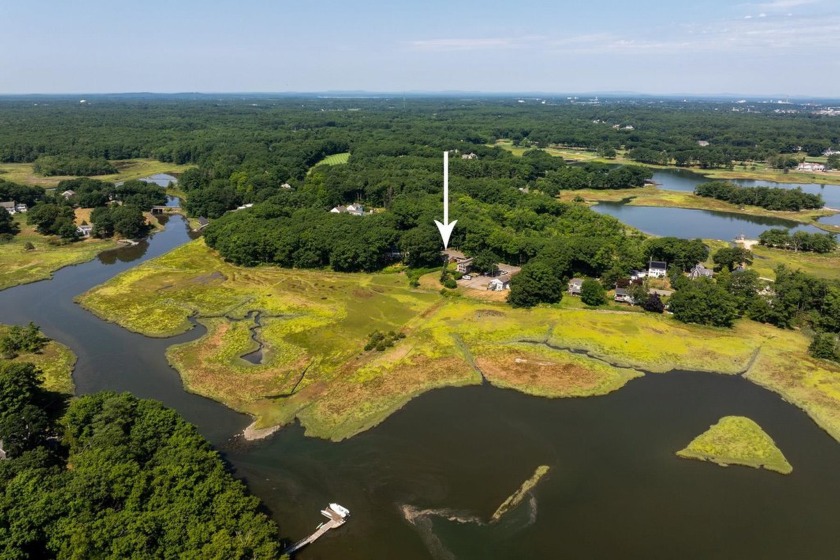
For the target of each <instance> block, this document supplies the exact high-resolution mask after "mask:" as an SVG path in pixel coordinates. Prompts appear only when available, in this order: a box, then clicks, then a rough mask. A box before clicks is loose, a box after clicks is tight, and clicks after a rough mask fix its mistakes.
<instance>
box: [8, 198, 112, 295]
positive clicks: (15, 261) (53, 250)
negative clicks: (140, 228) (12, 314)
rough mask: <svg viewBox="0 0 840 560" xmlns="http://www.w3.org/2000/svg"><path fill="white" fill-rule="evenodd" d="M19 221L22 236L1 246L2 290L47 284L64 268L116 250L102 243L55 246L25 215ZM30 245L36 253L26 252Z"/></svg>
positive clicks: (82, 242) (17, 218) (107, 243)
mask: <svg viewBox="0 0 840 560" xmlns="http://www.w3.org/2000/svg"><path fill="white" fill-rule="evenodd" d="M15 220H16V221H17V222H18V224H19V225H20V233H18V234H17V235H16V236H15V237H14V238H13V239H12V241H9V242H5V243H0V290H4V289H6V288H10V287H12V286H17V285H19V284H27V283H29V282H37V281H38V280H46V279H47V278H50V277H52V273H53V272H55V271H56V270H58V269H60V268H63V267H65V266H70V265H74V264H79V263H83V262H87V261H89V260H91V259H92V258H94V257H95V256H96V255H97V254H99V253H100V252H102V251H105V250H107V249H111V248H114V247H116V243H114V241H111V240H100V239H86V240H84V241H77V242H75V243H70V244H68V245H60V246H57V245H51V244H50V243H49V242H48V239H49V238H47V237H44V236H43V235H40V234H38V232H36V231H35V230H34V229H33V228H32V227H31V226H28V225H26V222H25V220H24V218H23V217H22V216H21V215H19V214H18V215H16V216H15ZM27 243H32V245H33V246H34V247H35V249H34V250H31V251H27V250H26V249H25V248H24V246H25V245H26V244H27Z"/></svg>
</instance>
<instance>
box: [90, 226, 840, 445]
mask: <svg viewBox="0 0 840 560" xmlns="http://www.w3.org/2000/svg"><path fill="white" fill-rule="evenodd" d="M423 286H424V284H423V283H421V287H420V288H410V287H409V283H408V279H407V277H406V276H405V274H403V273H379V274H339V273H333V272H328V271H313V270H288V269H280V268H276V267H269V266H263V267H256V268H242V267H236V266H233V265H231V264H229V263H226V262H224V261H223V260H222V259H221V258H219V257H218V256H217V255H216V254H215V253H214V252H213V251H212V250H210V249H209V248H207V247H206V246H205V245H204V243H203V241H202V240H196V241H193V242H192V243H189V244H187V245H184V246H182V247H179V248H178V249H175V250H174V251H172V252H170V253H168V254H166V255H163V256H161V257H158V258H156V259H152V260H150V261H147V262H145V263H143V264H142V265H139V266H137V267H135V268H133V269H131V270H129V271H126V272H125V273H123V274H121V275H119V276H117V277H115V278H113V279H111V280H109V281H108V282H106V283H105V284H103V285H101V286H98V287H97V288H94V289H93V290H91V291H90V292H88V293H86V294H83V295H82V296H81V297H80V303H81V304H82V305H83V306H84V307H86V308H87V309H89V310H91V311H93V312H94V313H96V314H97V315H99V316H100V317H103V318H105V319H107V320H111V321H115V322H117V323H119V324H120V325H122V326H124V327H126V328H129V329H131V330H134V331H137V332H141V333H143V334H146V335H151V336H165V335H171V334H174V333H177V332H183V331H185V330H187V329H189V328H190V323H189V321H188V318H189V317H190V316H192V315H194V314H195V315H196V316H197V317H198V320H199V321H200V322H201V323H203V324H204V325H205V326H206V327H207V329H208V333H207V334H206V335H205V336H203V337H201V338H200V339H198V340H196V341H194V342H190V343H187V344H184V345H181V346H176V347H173V348H170V350H169V352H168V357H169V360H170V362H171V363H172V364H173V365H174V366H175V367H176V369H178V371H179V372H180V373H181V375H182V377H183V378H184V380H185V385H186V386H187V387H188V389H189V390H191V391H193V392H196V393H199V394H202V395H205V396H208V397H210V398H214V399H216V400H219V401H221V402H223V403H225V404H227V405H228V406H231V407H232V408H234V409H236V410H240V411H242V412H246V413H249V414H251V415H252V416H254V417H255V418H256V420H257V427H268V426H272V425H278V424H287V423H289V422H291V421H293V420H294V419H295V418H297V419H299V420H300V422H301V423H302V425H303V426H304V427H305V429H306V432H307V434H309V435H313V436H318V437H324V438H330V439H334V440H340V439H344V438H347V437H350V436H352V435H354V434H356V433H358V432H360V431H363V430H365V429H367V428H369V427H371V426H374V425H376V424H377V423H379V422H381V421H382V420H384V419H385V418H387V416H388V415H390V414H391V413H392V412H394V411H395V410H397V409H399V408H400V407H401V406H403V405H404V404H405V403H406V402H408V401H409V400H410V399H411V398H413V397H414V396H417V395H419V394H421V393H423V392H425V391H428V390H430V389H433V388H436V387H443V386H457V385H466V384H476V383H479V382H481V379H482V376H483V377H484V378H485V379H486V380H487V381H489V382H490V383H492V384H494V385H497V386H500V387H507V388H512V389H516V390H519V391H523V392H526V393H529V394H534V395H541V396H545V397H555V398H556V397H582V396H592V395H602V394H605V393H608V392H610V391H614V390H617V389H619V388H620V387H622V386H623V385H624V384H625V383H627V382H629V381H630V380H632V379H633V378H636V377H639V376H641V375H642V370H647V371H651V372H669V371H671V370H674V369H686V370H702V371H711V372H719V373H725V374H743V373H746V377H747V378H748V379H751V380H752V381H754V382H756V383H758V384H760V385H763V386H765V387H767V388H769V389H771V390H773V391H776V392H779V393H781V394H783V395H784V396H785V398H787V399H788V400H789V401H791V402H792V403H794V404H796V405H797V406H799V407H801V408H803V409H804V410H806V412H808V413H809V414H810V415H811V416H812V418H814V419H815V421H817V423H818V424H820V425H821V426H822V427H823V428H825V429H826V430H827V431H829V432H830V433H831V434H832V435H833V436H834V437H835V438H837V439H838V440H840V366H837V365H835V364H831V363H829V362H822V361H820V360H815V359H813V358H810V357H809V356H808V353H807V347H808V343H809V340H808V337H807V336H805V335H804V334H802V333H800V332H797V331H783V330H780V329H776V328H774V327H771V326H769V325H763V324H759V323H754V322H751V321H747V320H743V321H739V322H737V323H736V325H735V327H734V328H733V329H715V328H706V327H699V326H693V325H686V324H683V323H680V322H678V321H676V320H674V319H673V318H671V317H670V316H667V315H653V314H646V313H639V312H631V311H625V310H617V309H609V308H608V309H599V310H591V309H578V308H576V306H573V305H569V304H568V303H561V304H560V305H558V306H548V307H538V308H535V309H532V310H523V309H513V308H510V307H509V306H507V305H506V304H504V303H502V302H492V301H483V300H479V299H472V298H470V297H466V294H468V293H469V292H462V291H461V289H459V290H458V291H456V292H455V293H454V294H453V295H450V296H449V297H443V296H441V295H440V294H439V293H438V290H439V287H431V286H429V287H423ZM251 311H260V312H261V313H262V314H263V325H264V326H263V328H262V330H261V332H260V338H261V340H262V341H263V343H264V344H265V356H266V357H265V360H264V362H263V363H262V364H260V365H252V364H249V363H247V362H246V361H244V360H243V359H242V358H241V357H240V356H241V355H242V354H244V353H246V352H249V351H250V350H252V349H253V348H254V347H255V344H254V342H253V341H252V340H251V339H250V332H249V327H251V326H254V322H253V319H252V318H251V317H249V312H251ZM374 330H379V331H389V330H394V331H396V332H401V333H403V334H405V335H406V336H405V338H403V339H401V340H399V341H398V342H397V343H396V344H395V345H394V346H393V347H391V348H388V349H387V350H385V351H382V352H377V351H368V352H366V351H365V350H364V346H365V344H366V342H367V339H368V335H369V334H370V333H372V332H373V331H374ZM651 340H656V341H657V343H656V344H651ZM571 349H574V350H577V351H585V352H587V355H581V354H578V353H572V352H571V351H570V350H571Z"/></svg>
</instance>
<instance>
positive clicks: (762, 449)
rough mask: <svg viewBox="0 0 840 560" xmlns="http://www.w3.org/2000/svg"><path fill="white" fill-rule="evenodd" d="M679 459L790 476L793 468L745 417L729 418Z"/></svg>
mask: <svg viewBox="0 0 840 560" xmlns="http://www.w3.org/2000/svg"><path fill="white" fill-rule="evenodd" d="M677 455H678V456H679V457H683V458H686V459H699V460H701V461H711V462H713V463H717V464H718V465H721V466H724V467H726V466H729V465H744V466H747V467H754V468H757V469H759V468H765V469H767V470H770V471H776V472H778V473H781V474H790V473H791V472H793V467H792V466H791V465H790V463H788V461H787V459H786V458H785V456H784V454H783V453H782V451H781V450H780V449H779V448H778V447H776V444H775V443H774V442H773V439H772V438H771V437H770V436H768V435H767V433H766V432H765V431H764V430H762V429H761V426H759V425H758V424H756V423H755V422H753V421H752V420H750V419H749V418H745V417H743V416H725V417H723V418H721V419H720V421H719V422H718V423H717V424H715V425H714V426H712V427H710V428H709V429H708V430H707V431H705V432H703V433H702V434H700V435H699V436H697V437H696V438H694V439H693V440H692V441H691V443H689V444H688V447H686V448H685V449H682V450H680V451H677Z"/></svg>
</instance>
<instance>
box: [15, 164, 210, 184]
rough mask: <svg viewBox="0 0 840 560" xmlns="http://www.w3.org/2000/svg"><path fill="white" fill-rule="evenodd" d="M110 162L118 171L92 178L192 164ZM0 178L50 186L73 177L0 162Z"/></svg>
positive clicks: (136, 175)
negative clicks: (44, 172) (48, 173)
mask: <svg viewBox="0 0 840 560" xmlns="http://www.w3.org/2000/svg"><path fill="white" fill-rule="evenodd" d="M111 163H113V164H114V166H115V167H116V168H117V169H119V173H116V174H113V175H97V176H96V177H94V178H95V179H101V180H103V181H128V180H129V179H140V178H141V177H148V176H149V175H154V174H156V173H169V174H172V175H176V176H177V175H178V174H180V173H183V172H184V171H186V170H187V169H189V168H190V167H193V166H192V165H177V164H174V163H164V162H161V161H157V160H154V159H127V160H116V161H112V162H111ZM0 179H5V180H6V181H11V182H13V183H19V184H23V185H37V186H40V187H45V188H52V187H55V186H56V185H58V183H59V181H63V180H64V179H73V177H72V176H66V177H64V176H63V177H43V176H41V175H38V174H36V173H35V172H34V171H33V170H32V164H31V163H0Z"/></svg>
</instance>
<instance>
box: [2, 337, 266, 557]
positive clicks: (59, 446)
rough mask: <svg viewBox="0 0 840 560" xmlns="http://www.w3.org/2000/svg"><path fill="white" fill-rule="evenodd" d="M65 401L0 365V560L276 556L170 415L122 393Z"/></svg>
mask: <svg viewBox="0 0 840 560" xmlns="http://www.w3.org/2000/svg"><path fill="white" fill-rule="evenodd" d="M23 334H26V333H25V332H24V333H23ZM65 398H66V397H65V396H64V395H60V394H55V393H50V392H49V391H46V390H45V389H44V388H43V387H42V385H41V378H40V373H39V372H38V370H37V369H36V368H35V367H34V366H32V364H28V363H18V362H11V361H6V360H2V359H0V439H2V440H3V444H4V450H5V452H6V454H7V457H6V458H5V459H2V460H0V557H2V558H7V559H10V560H13V559H20V560H24V559H31V558H44V559H48V558H141V557H142V558H195V559H196V560H198V559H205V558H225V559H228V558H230V559H238V558H241V559H246V558H248V559H251V558H264V559H274V558H277V557H278V556H279V536H278V534H277V527H276V525H275V524H274V523H273V522H272V521H271V520H270V519H269V518H268V517H267V516H266V515H265V514H264V513H263V512H262V511H261V508H260V504H259V501H258V500H257V499H256V498H254V497H253V496H250V495H249V494H248V492H247V490H246V488H245V485H244V484H242V483H241V482H239V481H237V480H235V479H234V478H233V477H232V476H231V474H230V473H229V472H228V470H227V468H226V467H225V465H224V463H223V462H222V460H221V459H220V457H219V455H218V453H217V452H216V451H214V450H213V449H212V448H211V447H210V445H209V444H208V443H207V441H205V440H204V438H202V437H201V436H200V435H199V434H198V432H197V431H196V429H195V427H194V426H192V425H190V424H188V423H186V422H185V421H184V420H183V419H182V418H181V417H180V416H179V415H178V414H177V413H176V412H174V411H172V410H170V409H167V408H165V407H164V406H163V405H161V404H160V403H157V402H154V401H148V400H141V399H137V398H135V397H133V396H131V395H129V394H127V393H126V394H116V393H99V394H96V395H89V396H84V397H79V398H77V399H74V400H73V401H72V402H71V403H70V405H69V407H66V409H65V402H64V399H65Z"/></svg>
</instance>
